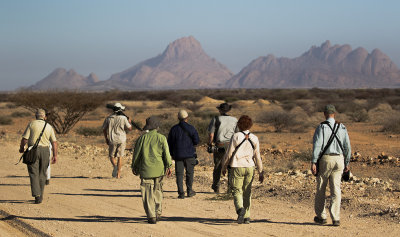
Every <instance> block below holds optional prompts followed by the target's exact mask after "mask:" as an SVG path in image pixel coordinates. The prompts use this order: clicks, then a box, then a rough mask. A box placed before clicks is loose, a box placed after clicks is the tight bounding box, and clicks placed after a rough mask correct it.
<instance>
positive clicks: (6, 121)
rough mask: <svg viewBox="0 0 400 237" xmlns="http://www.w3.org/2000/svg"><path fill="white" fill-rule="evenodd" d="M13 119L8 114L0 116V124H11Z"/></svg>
mask: <svg viewBox="0 0 400 237" xmlns="http://www.w3.org/2000/svg"><path fill="white" fill-rule="evenodd" d="M11 124H13V121H12V119H11V118H10V117H8V116H0V125H11Z"/></svg>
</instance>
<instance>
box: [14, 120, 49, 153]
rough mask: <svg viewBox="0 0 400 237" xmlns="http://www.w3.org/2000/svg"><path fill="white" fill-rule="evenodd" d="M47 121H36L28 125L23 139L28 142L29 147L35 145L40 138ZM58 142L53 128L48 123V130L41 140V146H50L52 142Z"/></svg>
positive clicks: (46, 129)
mask: <svg viewBox="0 0 400 237" xmlns="http://www.w3.org/2000/svg"><path fill="white" fill-rule="evenodd" d="M44 124H45V121H44V120H41V119H37V120H34V121H32V122H30V123H29V124H28V126H27V127H26V129H25V132H24V134H23V135H22V138H25V139H27V140H28V146H33V145H35V142H36V140H37V139H38V138H39V136H40V133H41V132H42V130H43V127H44ZM55 141H57V139H56V135H55V133H54V129H53V127H52V126H51V125H50V124H49V123H47V125H46V128H45V130H44V132H43V135H42V137H41V138H40V142H39V146H50V142H55Z"/></svg>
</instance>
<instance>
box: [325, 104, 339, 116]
mask: <svg viewBox="0 0 400 237" xmlns="http://www.w3.org/2000/svg"><path fill="white" fill-rule="evenodd" d="M324 113H327V114H334V113H336V108H335V106H334V105H332V104H329V105H325V108H324Z"/></svg>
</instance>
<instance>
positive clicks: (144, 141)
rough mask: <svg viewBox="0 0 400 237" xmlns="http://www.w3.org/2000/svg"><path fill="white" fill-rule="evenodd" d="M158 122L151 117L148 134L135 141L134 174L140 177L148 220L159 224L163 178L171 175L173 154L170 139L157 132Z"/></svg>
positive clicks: (146, 128)
mask: <svg viewBox="0 0 400 237" xmlns="http://www.w3.org/2000/svg"><path fill="white" fill-rule="evenodd" d="M158 127H159V120H158V119H157V118H156V117H154V116H152V117H149V118H147V119H146V125H145V126H144V128H143V130H149V132H147V133H144V134H143V135H141V136H140V137H139V138H138V140H137V141H136V144H135V148H134V152H133V158H132V172H133V174H134V175H140V179H141V183H140V190H141V193H142V200H143V207H144V210H145V211H146V215H147V221H148V223H150V224H156V223H157V221H158V220H160V218H161V213H162V206H161V203H162V199H163V191H162V179H163V177H164V175H165V174H167V175H168V176H170V175H171V169H170V167H171V165H172V161H171V155H170V153H169V148H168V143H167V138H166V137H165V136H164V135H162V134H160V133H158V132H157V128H158Z"/></svg>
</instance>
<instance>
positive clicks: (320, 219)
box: [314, 216, 326, 225]
mask: <svg viewBox="0 0 400 237" xmlns="http://www.w3.org/2000/svg"><path fill="white" fill-rule="evenodd" d="M314 222H315V223H318V224H321V225H323V224H326V219H322V218H319V217H318V216H315V217H314Z"/></svg>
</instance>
